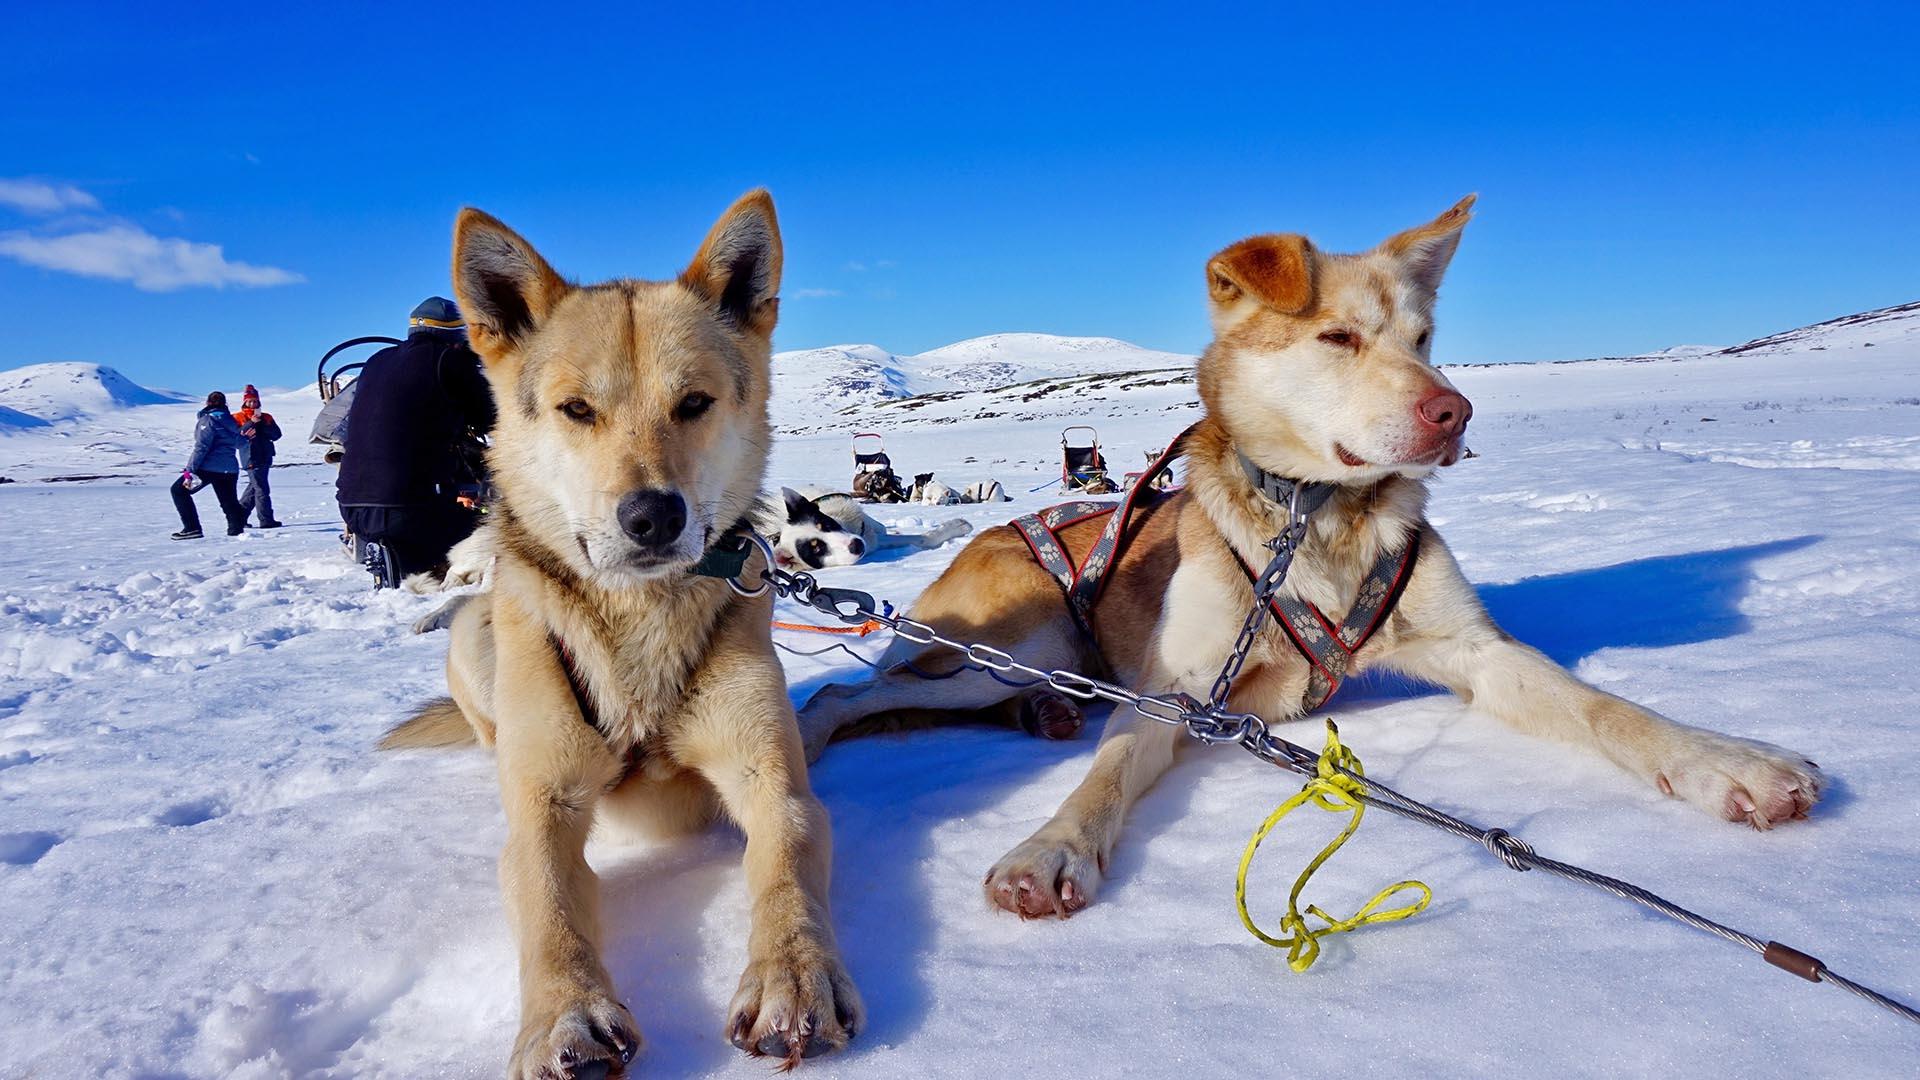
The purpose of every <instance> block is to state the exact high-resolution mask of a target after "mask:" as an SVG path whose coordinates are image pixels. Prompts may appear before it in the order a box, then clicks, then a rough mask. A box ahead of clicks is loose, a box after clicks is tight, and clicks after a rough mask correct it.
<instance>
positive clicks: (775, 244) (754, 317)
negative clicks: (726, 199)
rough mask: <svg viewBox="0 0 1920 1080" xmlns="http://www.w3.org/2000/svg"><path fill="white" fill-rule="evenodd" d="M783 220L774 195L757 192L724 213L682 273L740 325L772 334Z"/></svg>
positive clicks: (722, 313) (777, 300)
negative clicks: (775, 213) (777, 216)
mask: <svg viewBox="0 0 1920 1080" xmlns="http://www.w3.org/2000/svg"><path fill="white" fill-rule="evenodd" d="M780 261H781V250H780V222H779V219H778V218H776V217H775V216H774V213H773V196H771V195H769V194H767V191H766V189H765V188H756V189H754V190H753V191H749V192H747V193H746V194H745V195H742V196H740V198H739V200H738V201H737V202H735V203H734V204H733V205H732V206H730V207H728V208H727V212H726V213H724V214H722V215H720V220H719V221H716V222H714V225H713V229H712V230H711V231H710V232H708V233H707V239H706V241H705V242H704V243H702V244H701V245H700V250H699V251H698V252H697V253H695V255H694V256H693V262H692V263H690V264H688V266H687V268H686V270H684V271H682V272H681V274H680V283H681V284H682V285H685V286H686V287H687V288H690V289H692V290H694V291H695V292H698V293H700V294H701V295H702V296H705V297H706V298H707V299H708V300H710V301H711V302H712V303H713V304H714V306H715V307H716V308H717V309H718V310H719V313H720V316H721V318H723V319H726V320H727V321H728V322H730V323H732V324H733V325H734V326H737V327H740V328H741V329H744V330H751V331H753V332H754V333H757V334H762V335H767V336H771V335H772V334H773V323H774V320H775V319H776V318H778V317H779V314H780V298H779V293H780Z"/></svg>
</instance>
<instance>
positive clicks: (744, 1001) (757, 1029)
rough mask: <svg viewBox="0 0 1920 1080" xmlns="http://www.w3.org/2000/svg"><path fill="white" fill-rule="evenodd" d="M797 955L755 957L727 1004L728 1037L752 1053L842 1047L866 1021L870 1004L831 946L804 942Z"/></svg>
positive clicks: (814, 1052)
mask: <svg viewBox="0 0 1920 1080" xmlns="http://www.w3.org/2000/svg"><path fill="white" fill-rule="evenodd" d="M793 952H794V953H795V954H797V955H792V956H784V957H773V958H769V959H766V960H751V961H748V963H747V970H746V971H744V972H742V973H741V975H740V989H739V990H738V991H736V992H735V993H734V995H733V1003H732V1004H731V1005H729V1006H728V1007H727V1016H728V1017H729V1018H730V1019H729V1020H728V1022H727V1039H728V1041H729V1042H731V1043H733V1045H735V1046H737V1047H739V1048H740V1049H742V1050H745V1051H746V1052H747V1053H749V1054H752V1055H753V1056H754V1057H777V1058H785V1059H786V1060H785V1061H784V1062H783V1063H782V1064H781V1070H782V1071H785V1070H787V1069H791V1068H793V1067H794V1066H796V1065H798V1064H800V1060H801V1059H802V1058H810V1057H818V1056H819V1055H821V1054H826V1053H831V1052H832V1051H835V1050H840V1049H842V1048H844V1047H845V1046H846V1045H847V1042H848V1041H849V1040H850V1039H852V1038H853V1037H854V1036H855V1035H856V1034H858V1033H859V1031H860V1029H861V1028H862V1027H864V1026H865V1025H866V1019H867V1014H866V1007H865V1006H864V1005H862V1004H861V1002H860V992H859V991H858V990H855V989H854V987H853V980H852V979H851V978H849V977H848V976H847V971H846V968H844V967H842V966H841V964H840V960H839V958H838V957H836V956H835V955H833V950H832V949H831V948H828V947H825V946H821V945H819V944H817V943H811V942H809V943H802V944H800V945H798V946H796V947H795V948H794V949H793Z"/></svg>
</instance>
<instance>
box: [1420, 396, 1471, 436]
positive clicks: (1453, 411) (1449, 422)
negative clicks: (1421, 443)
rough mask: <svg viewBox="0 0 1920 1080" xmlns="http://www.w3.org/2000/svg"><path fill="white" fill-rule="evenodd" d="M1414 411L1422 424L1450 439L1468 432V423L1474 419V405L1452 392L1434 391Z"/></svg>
mask: <svg viewBox="0 0 1920 1080" xmlns="http://www.w3.org/2000/svg"><path fill="white" fill-rule="evenodd" d="M1414 411H1415V412H1417V413H1419V414H1420V420H1421V422H1422V423H1424V424H1426V425H1427V426H1428V427H1430V428H1433V429H1435V431H1436V432H1437V433H1439V434H1443V435H1445V436H1447V437H1448V438H1454V437H1455V436H1458V435H1459V434H1460V433H1461V432H1463V431H1465V430H1467V421H1468V420H1471V419H1473V403H1472V402H1470V401H1468V400H1467V399H1466V398H1464V397H1461V396H1460V395H1459V394H1456V393H1454V392H1453V391H1451V390H1435V391H1433V392H1432V393H1430V394H1428V395H1427V396H1426V397H1423V398H1421V399H1420V404H1419V406H1418V407H1416V408H1415V409H1414Z"/></svg>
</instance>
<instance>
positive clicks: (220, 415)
mask: <svg viewBox="0 0 1920 1080" xmlns="http://www.w3.org/2000/svg"><path fill="white" fill-rule="evenodd" d="M246 445H247V437H246V436H245V435H242V434H240V425H239V424H236V423H234V421H233V414H232V413H230V412H228V411H227V410H225V409H217V408H211V407H209V408H205V409H201V410H200V418H199V419H198V420H196V421H194V424H193V453H192V454H191V455H190V456H188V458H187V468H189V469H191V470H193V471H194V472H210V473H237V472H239V471H240V450H241V448H243V447H245V446H246Z"/></svg>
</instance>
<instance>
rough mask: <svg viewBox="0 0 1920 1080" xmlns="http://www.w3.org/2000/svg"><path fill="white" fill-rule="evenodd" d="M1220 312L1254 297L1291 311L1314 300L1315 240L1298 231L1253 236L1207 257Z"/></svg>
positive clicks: (1215, 303) (1211, 287) (1210, 285)
mask: <svg viewBox="0 0 1920 1080" xmlns="http://www.w3.org/2000/svg"><path fill="white" fill-rule="evenodd" d="M1207 296H1208V298H1209V299H1211V300H1212V301H1213V308H1214V317H1215V319H1216V320H1217V319H1219V318H1221V317H1222V316H1225V315H1228V314H1230V313H1232V312H1233V311H1234V310H1235V309H1236V308H1240V307H1242V306H1244V304H1245V302H1246V301H1248V300H1251V301H1253V302H1254V303H1257V304H1261V305H1263V306H1265V307H1269V308H1272V309H1273V310H1275V311H1279V312H1284V313H1285V314H1288V315H1298V314H1299V313H1301V312H1303V311H1305V310H1307V308H1309V307H1311V306H1312V305H1313V244H1312V243H1310V242H1309V241H1308V240H1307V238H1306V237H1304V236H1297V235H1295V234H1293V233H1284V234H1278V233H1276V234H1270V235H1267V236H1253V237H1248V238H1247V239H1245V240H1242V241H1240V242H1239V243H1237V244H1234V245H1233V246H1231V247H1229V248H1227V249H1226V250H1224V251H1222V252H1221V253H1220V254H1218V255H1215V256H1214V257H1213V258H1211V259H1208V260H1207Z"/></svg>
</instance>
